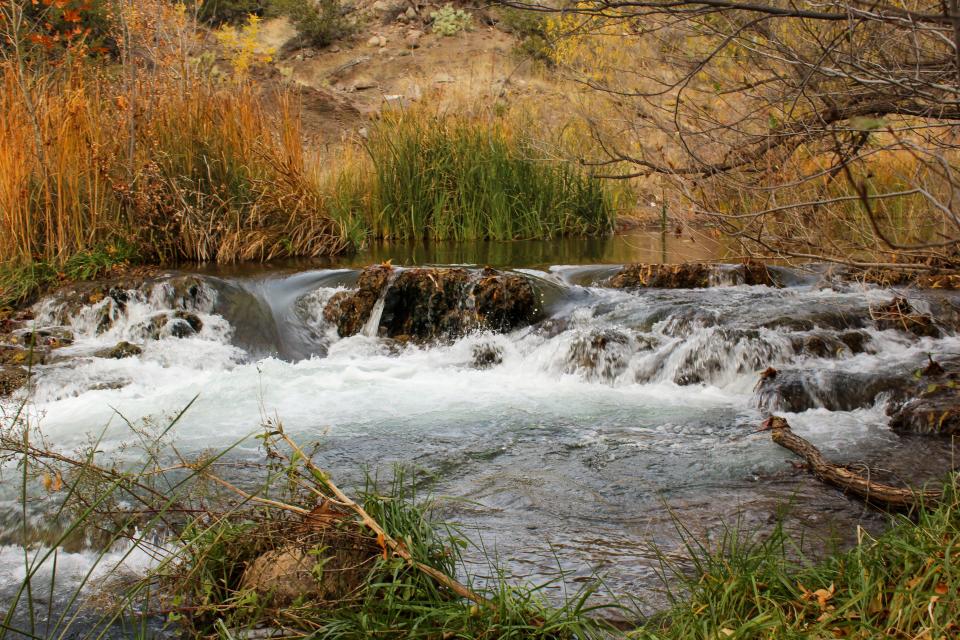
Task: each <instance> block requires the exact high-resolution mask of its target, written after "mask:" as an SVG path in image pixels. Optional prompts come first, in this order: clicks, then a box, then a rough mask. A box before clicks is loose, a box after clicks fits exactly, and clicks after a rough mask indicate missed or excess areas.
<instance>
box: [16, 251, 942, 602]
mask: <svg viewBox="0 0 960 640" xmlns="http://www.w3.org/2000/svg"><path fill="white" fill-rule="evenodd" d="M762 275H763V274H757V273H754V272H752V271H749V270H747V267H746V266H743V265H736V266H735V267H731V268H724V267H714V266H712V265H711V266H710V267H709V268H707V267H703V268H697V269H687V270H679V271H677V270H673V269H667V268H665V267H661V268H658V269H646V270H638V269H634V270H632V271H630V270H626V271H625V270H621V269H618V268H617V267H610V266H604V265H601V266H574V267H554V268H551V269H550V270H549V271H548V272H542V271H538V270H536V269H525V270H523V271H509V270H501V271H492V270H491V271H488V270H483V269H474V268H466V267H448V268H417V267H408V268H403V269H401V268H397V267H391V266H389V265H386V264H384V265H381V266H379V267H377V268H374V269H366V270H363V271H359V270H350V269H330V270H327V269H321V270H310V271H300V272H297V273H288V272H279V271H275V272H268V273H261V274H257V275H253V276H251V275H249V274H239V275H234V276H226V275H223V273H222V272H217V275H216V276H214V275H202V274H173V275H170V276H166V277H160V278H157V279H154V280H151V281H148V282H140V283H124V284H122V285H120V284H116V283H114V284H113V285H110V286H97V287H90V288H84V287H83V286H78V288H77V290H76V291H74V292H72V293H67V294H59V295H55V296H51V297H49V298H47V299H45V300H42V301H41V302H40V303H38V304H37V305H36V306H35V307H34V308H33V314H34V316H35V318H34V319H33V320H31V321H30V322H29V323H28V324H24V325H23V326H22V327H19V328H17V329H16V331H15V332H14V333H9V334H8V335H6V336H3V335H0V357H4V358H7V360H4V361H0V373H2V372H3V371H4V370H5V368H7V367H20V369H22V370H23V371H22V372H21V371H20V369H17V372H20V373H21V377H22V378H24V379H26V377H27V375H26V366H21V364H17V362H18V361H15V360H14V358H16V357H23V356H24V351H25V350H24V347H23V345H24V344H25V342H26V341H27V340H29V339H38V340H41V339H42V342H38V344H39V348H38V349H37V354H36V358H35V360H34V361H33V362H32V364H33V367H32V371H31V372H30V374H31V375H32V378H31V382H32V385H31V388H30V392H31V395H30V399H31V402H30V403H29V404H28V407H27V409H26V411H27V412H29V416H30V418H31V419H32V420H34V421H35V422H36V424H37V425H38V428H40V429H41V430H42V432H43V435H44V437H45V438H46V439H47V440H48V441H49V442H51V443H54V444H55V446H57V447H63V448H65V449H74V448H80V447H82V446H84V445H86V444H87V443H88V442H89V436H88V434H90V433H94V432H95V433H96V434H97V438H98V450H100V451H102V452H104V454H105V455H107V456H115V457H116V459H117V460H118V461H122V460H123V459H124V458H123V457H124V456H125V455H128V453H127V452H128V451H129V450H130V449H129V447H128V446H127V444H128V442H129V441H130V436H131V432H130V429H129V427H128V426H127V421H129V423H130V424H133V425H145V426H148V427H149V426H157V425H166V424H169V422H170V418H169V417H170V416H171V415H176V414H177V413H178V412H179V411H180V410H182V409H183V408H184V407H186V406H187V405H188V404H189V405H190V409H189V411H187V412H186V413H185V414H184V415H183V416H182V417H181V418H180V419H179V422H177V425H176V428H175V429H174V430H173V431H172V432H171V434H170V437H172V438H173V437H175V438H177V439H178V441H177V445H178V451H180V452H182V453H183V455H185V456H190V455H192V454H198V453H201V452H205V451H208V450H219V449H223V448H225V447H229V446H232V445H235V444H236V443H237V442H241V441H242V442H243V444H241V445H240V446H238V447H237V448H236V449H235V450H233V451H232V453H231V455H236V456H238V458H239V459H240V460H242V461H243V462H244V463H246V462H249V461H251V460H260V458H259V456H262V451H260V450H259V449H258V448H257V442H252V441H250V440H243V439H244V438H246V437H248V436H249V435H251V434H254V433H256V432H258V430H259V429H261V428H262V426H263V425H262V423H261V421H262V419H263V416H264V415H268V416H270V417H271V419H272V418H273V416H274V415H276V416H277V417H278V418H279V419H280V420H282V421H283V424H284V428H285V430H286V431H287V432H288V433H289V434H290V435H291V437H294V438H296V439H299V440H301V441H303V442H311V443H313V442H319V443H320V446H319V447H318V448H317V449H316V455H317V456H318V462H319V463H321V464H323V465H324V468H329V469H330V471H331V472H332V473H334V474H335V475H337V476H338V477H345V478H347V480H348V481H353V480H357V481H359V482H362V478H361V477H358V476H357V475H356V474H357V469H358V468H360V467H362V466H364V465H369V466H370V467H371V468H373V469H381V470H382V469H383V468H384V467H383V465H384V464H385V462H384V461H385V460H389V462H394V461H396V462H400V463H407V464H415V465H417V466H418V468H422V469H424V470H425V472H426V473H428V474H430V475H431V476H432V477H435V478H436V479H437V481H438V483H439V485H438V486H439V490H440V491H442V492H443V493H444V494H445V495H456V496H463V497H464V498H465V500H464V501H462V504H469V505H470V506H469V509H467V508H466V507H462V508H463V509H464V511H463V512H462V513H460V514H458V515H464V514H466V516H467V517H470V518H474V517H475V518H476V519H477V524H478V527H480V528H481V529H482V530H483V531H487V532H490V531H492V532H495V534H496V535H497V536H499V539H498V540H496V542H497V543H503V544H507V545H511V544H512V545H514V547H516V548H513V547H511V548H510V551H511V553H515V554H517V555H513V556H511V557H520V558H526V559H529V558H530V556H529V555H528V556H524V555H523V554H525V553H526V554H530V553H531V552H530V551H529V549H538V548H540V547H542V545H541V544H540V543H542V538H543V537H544V536H549V537H550V539H551V540H555V541H558V542H559V544H558V545H557V548H561V549H564V550H565V551H564V552H565V553H571V554H573V556H572V557H573V561H576V562H579V561H580V560H583V558H582V557H580V556H576V552H575V549H576V545H575V544H573V542H575V540H574V538H578V539H581V540H591V541H592V540H595V539H596V538H597V537H598V536H601V535H602V536H603V537H604V540H606V541H607V542H609V543H610V544H615V541H616V540H619V539H620V538H618V536H623V539H624V542H623V548H622V549H618V550H617V554H621V555H619V556H616V557H625V556H624V555H623V554H629V553H634V551H633V550H635V549H636V548H639V547H640V546H642V545H640V544H639V543H638V541H637V540H636V539H634V538H630V535H632V534H630V532H631V531H640V530H643V531H644V532H646V531H648V530H651V529H650V527H655V526H658V523H657V522H656V521H655V517H654V516H650V519H648V520H645V518H647V515H646V514H647V513H651V514H654V513H659V514H661V515H662V509H661V508H660V507H661V506H662V502H661V501H663V500H667V501H670V502H671V505H672V506H678V508H679V511H680V512H681V513H682V512H683V511H684V510H686V513H685V514H684V515H686V516H690V517H692V518H700V517H701V516H702V514H703V509H716V510H721V511H722V510H723V509H727V508H728V507H729V510H733V509H734V508H739V507H740V506H742V505H746V507H745V508H747V509H752V510H754V511H753V512H754V515H756V514H759V515H758V516H757V517H758V521H760V522H766V521H767V520H766V517H767V515H768V513H770V512H771V511H772V507H770V509H767V507H769V506H770V505H771V504H772V503H773V502H774V501H775V499H776V498H779V497H780V496H779V495H778V493H777V492H778V491H781V490H782V493H783V495H792V494H793V492H806V493H803V497H804V499H803V500H801V501H799V502H800V503H801V505H802V506H804V508H809V509H810V512H811V513H812V514H813V515H815V516H816V517H818V518H819V517H826V516H824V514H832V516H831V517H833V516H836V514H838V513H839V514H843V513H846V512H845V511H844V509H846V507H845V506H844V505H845V504H846V503H845V498H844V497H843V496H842V495H840V494H839V493H835V492H819V491H817V490H816V487H815V485H811V483H809V482H807V481H806V480H805V479H804V478H803V477H802V476H801V475H797V476H794V475H793V474H791V473H790V472H789V470H787V472H786V473H785V472H784V465H783V458H784V456H783V453H782V451H779V450H778V449H777V448H776V447H775V446H774V445H773V444H772V443H771V442H770V441H769V438H768V437H755V436H752V435H751V434H753V433H754V431H755V430H756V427H757V425H758V424H759V423H760V422H761V420H762V419H763V417H764V415H765V414H767V413H769V412H773V411H777V412H790V413H792V414H793V415H791V416H790V423H791V425H794V428H795V429H796V430H797V431H798V433H802V434H803V435H804V437H809V439H810V440H811V441H814V442H815V443H816V444H817V446H818V447H820V448H821V449H822V450H823V451H824V452H825V453H826V454H829V455H830V456H831V459H832V460H833V459H836V460H838V461H841V462H843V463H848V462H849V463H852V462H858V461H867V462H869V463H875V462H877V461H879V462H880V463H881V464H883V465H889V466H885V467H884V468H894V470H896V469H895V466H896V465H900V467H901V468H908V469H910V470H911V471H912V467H921V468H923V469H924V470H929V471H930V473H931V474H935V473H939V469H934V468H933V467H934V463H937V462H943V461H947V460H949V456H948V455H946V454H945V453H944V450H943V449H942V448H937V447H935V446H933V445H929V444H927V445H924V446H927V447H928V449H925V450H920V453H916V452H913V453H911V451H912V450H910V449H907V448H900V449H897V447H898V446H900V445H899V444H898V443H899V442H900V440H899V437H898V436H897V435H896V434H895V433H894V431H892V430H891V426H890V425H891V424H892V423H891V417H890V416H888V415H887V409H888V405H890V403H897V402H901V400H902V398H903V397H905V394H909V393H914V396H917V395H918V394H917V393H915V391H916V389H917V386H916V385H921V384H926V382H927V381H926V379H922V380H921V379H920V378H918V377H917V376H916V371H917V369H918V368H921V367H923V366H925V365H927V363H928V354H932V356H933V357H934V358H935V359H938V360H939V359H941V356H945V355H948V354H956V353H960V337H958V336H957V335H956V331H955V329H954V328H952V327H956V326H957V325H958V324H960V296H954V294H950V293H943V292H922V291H908V292H906V293H904V292H896V293H894V292H893V291H889V290H879V289H870V288H866V289H865V288H863V287H859V288H857V287H853V286H848V287H839V286H838V287H826V286H824V284H823V283H822V282H821V283H819V284H817V278H808V277H800V276H795V275H792V274H790V273H789V272H788V271H786V270H778V271H776V273H775V274H774V276H775V277H772V276H771V279H769V280H764V279H763V278H761V277H760V276H762ZM628 276H629V277H628ZM618 277H619V279H620V281H622V284H623V286H624V288H622V289H617V288H614V287H613V286H608V285H609V284H610V282H611V281H612V280H615V279H616V278H618ZM706 278H709V281H707V280H705V279H706ZM644 283H646V285H650V284H651V283H652V284H657V285H660V286H658V287H653V286H646V285H644ZM670 284H677V285H684V286H689V287H690V288H670V287H669V286H667V285H670ZM707 285H713V286H707ZM951 296H954V297H951ZM895 298H904V299H906V300H907V302H909V305H910V307H909V311H906V310H907V306H906V305H905V304H903V303H902V302H898V303H897V304H896V305H891V300H893V299H895ZM894 307H895V308H894ZM878 311H879V312H881V313H878ZM905 311H906V314H905V315H906V317H908V318H914V320H916V321H915V322H913V325H916V326H918V327H920V328H921V329H923V331H907V330H901V325H900V324H898V323H897V321H898V320H901V319H902V318H901V317H900V316H903V315H904V312H905ZM897 313H899V314H900V316H897ZM921 320H922V322H923V323H921ZM930 323H933V324H934V325H935V328H936V329H937V330H936V331H933V330H928V329H929V328H930V326H932V325H931V324H930ZM27 355H29V354H27ZM21 362H22V361H21ZM938 380H939V379H938ZM0 382H2V380H0ZM936 384H938V385H939V386H940V387H943V388H944V389H946V388H948V386H949V383H948V381H947V380H946V378H945V377H944V380H942V381H939V382H937V383H936ZM911 385H913V386H911ZM21 388H22V387H21ZM949 390H950V391H951V393H952V390H953V387H949ZM914 396H911V397H914ZM23 397H25V394H24V395H23V396H18V397H17V398H15V401H19V400H20V399H21V398H23ZM952 399H953V398H952V396H949V395H948V394H947V393H946V391H945V392H944V396H943V397H942V398H941V397H940V396H936V397H927V398H923V400H924V401H925V404H924V405H923V406H920V407H915V408H914V410H912V411H910V412H906V413H903V412H901V414H899V415H898V417H897V420H899V424H902V425H904V426H903V427H902V428H907V427H910V425H915V424H918V421H921V420H922V421H926V420H927V417H928V416H929V415H931V412H932V411H934V410H940V408H941V404H940V402H941V401H943V402H946V401H948V400H952ZM5 402H7V400H6V399H0V403H5ZM5 408H6V405H4V406H3V407H0V410H4V409H5ZM116 412H119V413H120V414H122V416H123V419H122V420H121V419H119V418H118V417H117V415H116ZM958 420H960V418H958ZM911 428H914V429H916V427H915V426H914V427H911ZM929 441H932V440H928V441H927V442H929ZM930 461H933V462H930ZM928 462H929V464H928ZM387 464H388V463H387ZM240 467H244V468H247V467H245V466H244V465H237V468H240ZM350 474H354V475H350ZM770 477H774V478H776V482H773V483H766V482H758V480H759V479H761V478H770ZM571 479H573V480H574V481H575V482H571ZM811 486H813V487H814V489H813V493H812V494H811ZM584 491H589V492H591V493H595V494H596V495H597V496H598V499H596V500H588V501H584V500H582V497H583V495H584ZM3 498H4V496H3V495H2V488H0V502H2V500H3ZM811 498H812V499H811ZM460 504H461V503H458V504H456V505H453V506H451V509H454V510H455V509H458V508H461V507H460ZM704 505H708V506H707V507H704ZM757 505H761V506H757ZM761 507H762V508H761ZM714 515H716V516H717V517H716V520H717V521H719V520H721V519H722V518H721V516H728V515H730V514H729V513H726V512H724V513H717V514H714ZM861 516H862V509H861V508H859V507H857V508H856V509H853V510H851V511H850V519H849V520H845V521H843V522H841V523H840V524H841V525H843V526H844V527H846V529H850V528H851V526H848V525H850V523H851V522H854V521H856V519H857V518H860V517H861ZM656 517H659V516H656ZM2 519H3V512H2V510H0V524H2ZM662 522H663V520H662V519H661V522H660V524H662ZM711 522H712V521H711ZM648 525H649V527H648ZM598 532H599V533H598ZM664 535H669V534H668V533H665V534H664ZM538 545H539V546H538ZM587 546H589V547H590V548H596V545H595V544H593V543H592V542H591V543H590V545H587ZM3 551H5V550H4V549H2V548H0V552H3ZM21 552H22V551H21ZM0 555H2V553H0ZM554 560H555V558H553V557H549V558H546V557H545V558H533V561H532V563H531V564H534V563H536V562H540V561H543V563H544V564H545V565H550V566H551V567H553V565H551V564H550V563H552V562H554ZM596 560H597V562H596V565H597V566H599V565H600V564H601V563H606V564H605V565H604V566H608V567H613V568H617V567H621V566H623V565H624V563H620V562H619V561H615V562H612V561H610V559H609V558H606V557H597V558H596ZM0 564H2V563H0ZM591 566H594V565H592V564H591ZM2 574H3V572H2V570H0V589H2V587H3V584H2V583H3V581H4V578H3V575H2Z"/></svg>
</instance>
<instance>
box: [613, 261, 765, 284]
mask: <svg viewBox="0 0 960 640" xmlns="http://www.w3.org/2000/svg"><path fill="white" fill-rule="evenodd" d="M713 284H747V285H767V286H770V287H775V286H778V284H777V282H776V280H775V279H774V278H773V276H772V275H771V273H770V270H769V269H768V268H767V267H766V266H765V265H763V264H762V263H759V262H747V263H745V264H739V265H714V264H707V263H700V262H690V263H684V264H628V265H625V266H624V267H623V268H622V269H620V271H618V272H617V273H615V274H614V275H613V276H612V277H611V278H610V279H609V280H607V282H606V285H607V286H608V287H613V288H614V289H636V288H641V287H643V288H653V289H704V288H706V287H709V286H711V285H713Z"/></svg>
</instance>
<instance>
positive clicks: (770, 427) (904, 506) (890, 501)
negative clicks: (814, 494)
mask: <svg viewBox="0 0 960 640" xmlns="http://www.w3.org/2000/svg"><path fill="white" fill-rule="evenodd" d="M761 431H770V435H771V437H772V438H773V441H774V442H776V443H777V444H778V445H780V446H781V447H784V448H786V449H789V450H790V451H792V452H794V453H795V454H797V455H798V456H800V457H801V458H803V459H804V460H805V461H806V462H807V465H808V466H809V468H810V471H811V472H813V474H814V475H815V476H817V477H818V478H819V479H820V480H822V481H823V482H826V483H827V484H831V485H833V486H835V487H839V488H840V489H843V491H844V492H845V493H849V494H851V495H854V496H856V497H858V498H860V499H862V500H865V501H866V502H869V503H870V504H873V505H875V506H878V507H883V508H885V509H889V510H891V511H903V510H910V509H913V508H915V507H917V506H920V505H929V504H933V503H936V502H939V501H940V500H941V499H942V498H943V491H942V490H940V489H921V490H916V489H910V488H903V487H894V486H891V485H888V484H882V483H880V482H874V481H872V480H868V479H867V478H864V477H863V476H862V475H860V474H858V473H856V472H854V471H851V470H850V469H847V468H846V467H842V466H840V465H837V464H833V463H832V462H829V461H828V460H827V459H826V458H824V457H823V454H822V453H820V450H819V449H817V448H816V447H815V446H813V445H812V444H810V442H809V441H808V440H806V439H804V438H801V437H800V436H798V435H797V434H795V433H794V432H793V430H792V429H791V428H790V425H789V424H788V423H787V421H786V420H785V419H783V418H781V417H779V416H771V417H770V418H767V419H766V420H765V421H764V423H763V427H762V428H761Z"/></svg>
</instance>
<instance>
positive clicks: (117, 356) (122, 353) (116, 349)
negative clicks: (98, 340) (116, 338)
mask: <svg viewBox="0 0 960 640" xmlns="http://www.w3.org/2000/svg"><path fill="white" fill-rule="evenodd" d="M141 353H143V349H142V348H141V347H139V346H137V345H135V344H132V343H130V342H126V341H123V342H118V343H117V344H116V345H115V346H113V347H110V348H109V349H103V350H101V351H98V352H97V353H96V356H97V357H98V358H113V359H114V360H122V359H124V358H132V357H134V356H138V355H140V354H141Z"/></svg>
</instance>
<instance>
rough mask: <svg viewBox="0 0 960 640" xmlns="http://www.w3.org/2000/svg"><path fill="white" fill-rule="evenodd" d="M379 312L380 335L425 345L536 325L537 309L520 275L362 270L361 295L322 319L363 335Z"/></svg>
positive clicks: (338, 298)
mask: <svg viewBox="0 0 960 640" xmlns="http://www.w3.org/2000/svg"><path fill="white" fill-rule="evenodd" d="M378 306H379V308H378ZM374 313H377V314H378V316H379V317H378V318H374V320H373V322H376V325H377V326H376V327H372V328H371V329H372V330H373V331H375V332H376V335H378V336H381V337H388V338H394V339H398V340H403V341H408V340H415V341H425V340H433V339H437V338H456V337H458V336H462V335H464V334H466V333H468V332H469V331H472V330H474V329H489V330H492V331H510V330H512V329H515V328H517V327H521V326H525V325H527V324H530V323H531V322H533V321H534V320H535V319H536V316H537V313H538V305H537V298H536V293H535V291H534V289H533V286H532V285H531V284H530V282H529V281H528V280H527V279H526V278H524V277H522V276H519V275H515V274H507V273H501V272H497V271H494V270H492V269H487V270H484V271H483V272H481V273H479V274H477V273H474V272H470V271H468V270H466V269H459V268H451V269H445V268H444V269H441V268H430V269H426V268H425V269H406V270H402V271H400V270H393V269H392V268H390V267H386V266H377V267H370V268H368V269H365V270H364V271H363V273H362V274H361V275H360V279H359V280H358V281H357V290H356V291H352V292H342V293H338V294H337V295H335V296H333V298H331V299H330V301H329V302H328V303H327V305H326V307H325V308H324V312H323V315H324V318H325V319H326V320H327V321H328V322H331V323H334V324H335V325H336V326H337V331H338V333H339V334H340V335H341V336H344V337H345V336H351V335H355V334H357V333H360V332H361V331H362V330H363V329H364V327H365V326H366V325H367V324H368V322H370V321H371V316H373V315H374Z"/></svg>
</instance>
